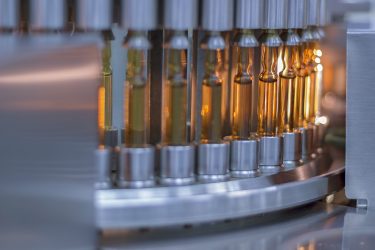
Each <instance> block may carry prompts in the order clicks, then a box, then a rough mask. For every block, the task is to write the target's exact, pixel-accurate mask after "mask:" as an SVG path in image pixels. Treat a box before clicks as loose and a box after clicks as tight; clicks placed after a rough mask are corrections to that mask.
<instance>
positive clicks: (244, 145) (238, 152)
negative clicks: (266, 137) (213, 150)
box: [230, 139, 259, 178]
mask: <svg viewBox="0 0 375 250" xmlns="http://www.w3.org/2000/svg"><path fill="white" fill-rule="evenodd" d="M258 143H259V141H258V140H257V139H251V140H233V141H231V143H230V173H231V176H232V177H235V178H241V177H256V176H258V175H259V170H258V151H259V149H258Z"/></svg>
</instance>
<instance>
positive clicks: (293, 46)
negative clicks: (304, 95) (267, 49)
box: [279, 29, 302, 133]
mask: <svg viewBox="0 0 375 250" xmlns="http://www.w3.org/2000/svg"><path fill="white" fill-rule="evenodd" d="M281 38H282V40H283V41H284V44H283V46H282V51H281V61H282V69H281V71H280V73H279V76H280V94H279V128H280V129H281V130H282V131H283V132H286V133H291V132H294V131H295V129H296V128H298V127H299V119H300V118H299V113H298V108H299V102H300V95H301V90H300V89H299V88H300V87H302V86H301V85H300V84H298V77H297V75H298V71H300V70H301V62H300V55H299V48H298V46H299V44H300V38H299V36H298V34H297V33H296V32H295V31H294V30H292V29H289V30H288V31H286V32H284V33H282V34H281Z"/></svg>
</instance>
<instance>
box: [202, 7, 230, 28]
mask: <svg viewBox="0 0 375 250" xmlns="http://www.w3.org/2000/svg"><path fill="white" fill-rule="evenodd" d="M233 12H234V6H233V1H232V0H203V9H202V28H203V29H204V30H208V31H226V30H231V29H232V28H233V14H234V13H233Z"/></svg>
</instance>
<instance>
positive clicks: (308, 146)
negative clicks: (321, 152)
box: [300, 125, 314, 162]
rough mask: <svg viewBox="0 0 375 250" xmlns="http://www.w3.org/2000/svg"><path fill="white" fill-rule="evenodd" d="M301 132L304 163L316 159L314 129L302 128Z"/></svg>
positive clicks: (310, 126)
mask: <svg viewBox="0 0 375 250" xmlns="http://www.w3.org/2000/svg"><path fill="white" fill-rule="evenodd" d="M300 131H301V137H302V140H301V154H302V160H303V162H307V161H310V160H311V159H313V158H314V128H313V126H312V125H309V126H308V127H307V128H300Z"/></svg>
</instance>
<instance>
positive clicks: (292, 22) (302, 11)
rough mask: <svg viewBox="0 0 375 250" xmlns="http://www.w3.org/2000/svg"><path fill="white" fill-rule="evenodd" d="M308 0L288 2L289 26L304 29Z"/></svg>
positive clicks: (291, 0)
mask: <svg viewBox="0 0 375 250" xmlns="http://www.w3.org/2000/svg"><path fill="white" fill-rule="evenodd" d="M305 18H306V1H305V0H289V4H288V28H290V29H302V28H304V27H305V26H306V23H305Z"/></svg>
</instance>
